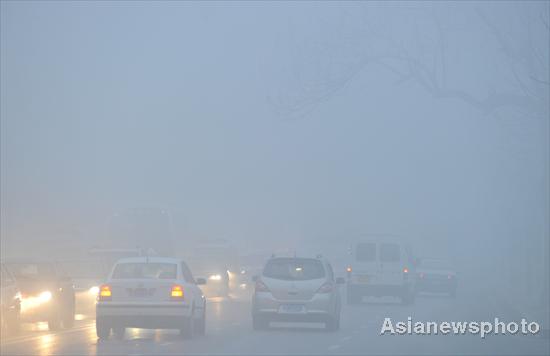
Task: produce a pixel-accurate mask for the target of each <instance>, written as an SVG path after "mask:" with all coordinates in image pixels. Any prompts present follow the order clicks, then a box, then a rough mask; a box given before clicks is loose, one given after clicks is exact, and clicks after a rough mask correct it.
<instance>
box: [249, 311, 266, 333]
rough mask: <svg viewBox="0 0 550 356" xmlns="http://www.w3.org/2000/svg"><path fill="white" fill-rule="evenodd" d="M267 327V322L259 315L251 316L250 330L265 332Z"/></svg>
mask: <svg viewBox="0 0 550 356" xmlns="http://www.w3.org/2000/svg"><path fill="white" fill-rule="evenodd" d="M268 326H269V320H268V319H266V318H265V317H262V316H260V315H256V314H253V315H252V328H253V329H254V330H265V329H267V328H268Z"/></svg>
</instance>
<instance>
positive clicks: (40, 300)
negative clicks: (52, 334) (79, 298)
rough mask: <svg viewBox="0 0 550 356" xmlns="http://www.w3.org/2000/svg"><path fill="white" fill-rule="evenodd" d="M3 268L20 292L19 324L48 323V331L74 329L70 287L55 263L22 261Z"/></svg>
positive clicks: (65, 275) (10, 263)
mask: <svg viewBox="0 0 550 356" xmlns="http://www.w3.org/2000/svg"><path fill="white" fill-rule="evenodd" d="M6 266H7V267H8V269H9V271H10V272H11V273H12V275H13V276H14V277H15V280H16V282H17V286H18V287H19V289H20V291H21V319H22V321H29V322H35V321H47V322H48V328H49V329H50V330H57V329H59V328H61V327H64V328H71V327H72V326H73V325H74V314H75V292H74V288H73V283H72V281H71V279H70V278H69V277H68V276H67V274H66V273H65V272H64V271H63V270H62V269H61V267H60V266H59V265H58V264H57V263H54V262H36V261H26V260H22V261H14V262H7V263H6Z"/></svg>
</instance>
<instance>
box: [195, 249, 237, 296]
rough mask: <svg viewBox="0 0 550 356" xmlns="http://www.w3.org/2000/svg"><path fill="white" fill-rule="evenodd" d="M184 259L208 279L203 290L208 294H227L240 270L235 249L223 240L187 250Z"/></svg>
mask: <svg viewBox="0 0 550 356" xmlns="http://www.w3.org/2000/svg"><path fill="white" fill-rule="evenodd" d="M186 257H187V259H186V261H187V262H188V263H189V266H190V267H191V269H192V270H193V272H194V274H195V275H196V276H199V277H203V278H205V279H208V285H207V286H205V288H204V292H205V293H206V294H207V295H208V296H222V297H225V296H228V295H229V292H230V291H231V289H232V288H235V287H236V284H237V283H238V278H236V277H237V276H239V274H240V272H241V270H239V268H238V258H237V252H236V249H235V248H234V247H233V246H232V245H231V244H230V243H229V242H227V241H225V240H214V241H211V242H208V243H203V244H201V245H198V246H195V247H194V248H192V249H190V250H189V251H188V255H187V256H186Z"/></svg>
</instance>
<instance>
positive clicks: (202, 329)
mask: <svg viewBox="0 0 550 356" xmlns="http://www.w3.org/2000/svg"><path fill="white" fill-rule="evenodd" d="M195 332H196V333H197V335H201V336H202V335H205V334H206V305H205V306H204V308H203V312H202V316H201V318H200V319H199V320H198V321H197V322H195Z"/></svg>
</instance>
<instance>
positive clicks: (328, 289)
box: [317, 282, 334, 293]
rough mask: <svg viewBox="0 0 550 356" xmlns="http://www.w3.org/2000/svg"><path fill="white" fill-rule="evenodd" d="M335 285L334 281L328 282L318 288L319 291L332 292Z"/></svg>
mask: <svg viewBox="0 0 550 356" xmlns="http://www.w3.org/2000/svg"><path fill="white" fill-rule="evenodd" d="M333 287H334V286H333V285H332V283H330V282H326V283H324V284H323V285H322V286H321V287H320V288H319V289H318V290H317V293H330V292H332V288H333Z"/></svg>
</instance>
